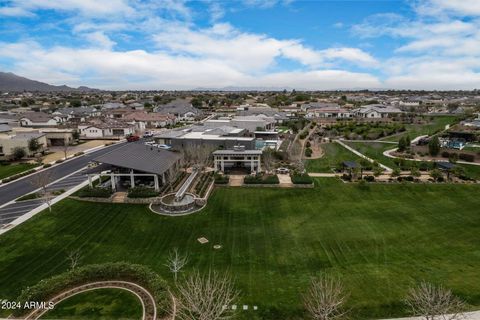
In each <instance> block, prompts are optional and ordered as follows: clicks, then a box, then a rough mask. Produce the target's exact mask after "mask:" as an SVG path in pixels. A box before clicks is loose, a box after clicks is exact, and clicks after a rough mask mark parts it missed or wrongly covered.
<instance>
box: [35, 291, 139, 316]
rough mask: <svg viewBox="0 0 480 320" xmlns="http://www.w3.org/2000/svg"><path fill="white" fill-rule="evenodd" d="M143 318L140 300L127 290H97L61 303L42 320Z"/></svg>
mask: <svg viewBox="0 0 480 320" xmlns="http://www.w3.org/2000/svg"><path fill="white" fill-rule="evenodd" d="M141 318H142V305H141V303H140V301H139V300H138V298H137V297H136V296H135V295H134V294H132V293H130V292H128V291H125V290H118V289H97V290H93V291H87V292H84V293H80V294H78V295H75V296H73V297H71V298H69V299H67V300H65V301H62V302H60V303H59V304H58V305H56V306H55V308H54V309H53V310H52V311H49V312H47V313H46V314H45V315H44V316H43V317H42V319H62V320H63V319H65V320H66V319H75V320H80V319H82V320H83V319H85V320H92V319H97V320H119V319H125V320H126V319H129V320H130V319H135V320H139V319H141Z"/></svg>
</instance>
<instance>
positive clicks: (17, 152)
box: [12, 147, 27, 160]
mask: <svg viewBox="0 0 480 320" xmlns="http://www.w3.org/2000/svg"><path fill="white" fill-rule="evenodd" d="M12 155H13V158H14V159H15V160H20V159H22V158H25V156H26V155H27V152H26V151H25V149H24V148H22V147H15V148H13V152H12Z"/></svg>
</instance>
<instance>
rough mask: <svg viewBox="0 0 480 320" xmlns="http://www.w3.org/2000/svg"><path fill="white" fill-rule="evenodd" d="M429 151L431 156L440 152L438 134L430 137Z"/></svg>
mask: <svg viewBox="0 0 480 320" xmlns="http://www.w3.org/2000/svg"><path fill="white" fill-rule="evenodd" d="M428 152H429V153H430V155H431V156H437V155H438V154H439V153H440V140H439V139H438V137H437V136H435V137H433V138H432V139H430V142H428Z"/></svg>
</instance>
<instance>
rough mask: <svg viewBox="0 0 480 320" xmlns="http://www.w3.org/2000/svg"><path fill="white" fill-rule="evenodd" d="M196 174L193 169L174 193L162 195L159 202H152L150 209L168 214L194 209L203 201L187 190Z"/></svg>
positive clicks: (188, 211)
mask: <svg viewBox="0 0 480 320" xmlns="http://www.w3.org/2000/svg"><path fill="white" fill-rule="evenodd" d="M197 174H198V172H197V170H194V171H193V172H192V173H191V174H190V176H189V177H188V178H187V180H185V182H184V183H183V185H182V186H181V187H180V189H178V191H177V192H176V193H169V194H166V195H164V196H163V197H162V198H160V201H159V202H154V203H152V204H151V205H150V209H151V210H152V211H154V212H156V213H160V214H169V215H175V214H185V213H190V212H192V211H196V210H197V209H198V208H199V207H200V206H202V205H203V201H201V200H202V199H198V198H197V197H196V196H195V195H194V194H193V193H189V192H187V190H188V188H189V187H190V185H191V184H192V182H193V180H195V177H196V176H197Z"/></svg>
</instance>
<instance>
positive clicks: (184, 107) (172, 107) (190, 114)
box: [153, 99, 203, 121]
mask: <svg viewBox="0 0 480 320" xmlns="http://www.w3.org/2000/svg"><path fill="white" fill-rule="evenodd" d="M153 111H154V112H158V113H163V114H172V115H174V116H176V117H177V119H178V120H179V121H194V120H195V119H196V118H197V117H198V116H200V115H202V113H203V112H202V111H201V110H199V109H197V108H194V107H193V106H192V104H191V102H190V101H189V100H186V99H176V100H174V101H172V102H169V103H167V104H164V105H160V106H156V107H155V108H154V109H153Z"/></svg>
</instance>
